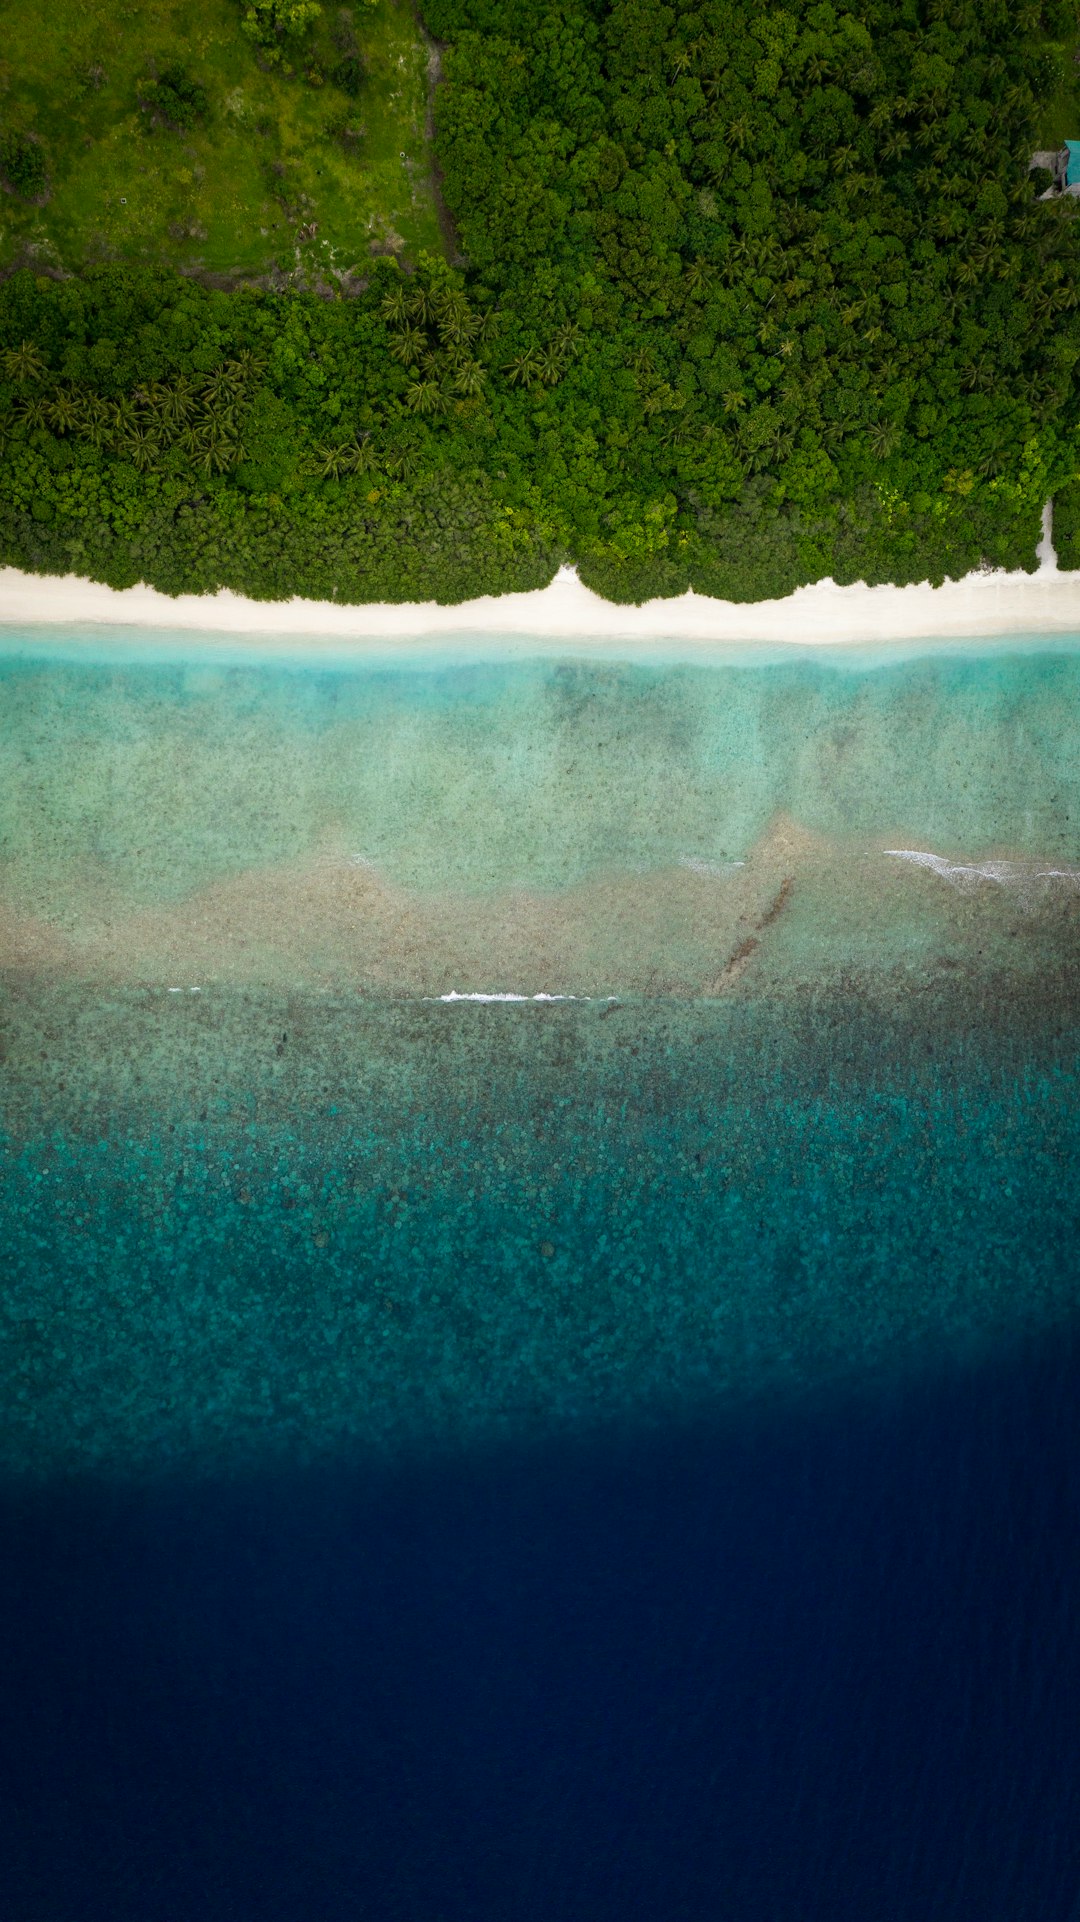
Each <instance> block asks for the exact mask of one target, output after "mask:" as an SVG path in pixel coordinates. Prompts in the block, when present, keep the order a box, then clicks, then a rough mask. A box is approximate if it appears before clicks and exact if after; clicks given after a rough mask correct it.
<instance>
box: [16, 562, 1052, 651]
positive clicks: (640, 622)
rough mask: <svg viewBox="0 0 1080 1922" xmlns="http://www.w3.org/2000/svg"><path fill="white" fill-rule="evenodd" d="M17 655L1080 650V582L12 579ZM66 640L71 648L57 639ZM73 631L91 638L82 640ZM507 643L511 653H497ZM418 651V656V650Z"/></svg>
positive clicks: (987, 577)
mask: <svg viewBox="0 0 1080 1922" xmlns="http://www.w3.org/2000/svg"><path fill="white" fill-rule="evenodd" d="M13 628H14V629H20V630H29V632H25V631H24V632H23V633H21V634H20V639H19V645H18V647H17V650H16V651H17V652H19V653H31V654H39V653H56V652H57V651H59V652H61V653H65V654H75V655H81V654H84V653H85V652H86V651H87V650H88V649H91V650H96V651H100V650H101V649H102V646H103V644H104V647H105V649H106V651H109V652H113V651H115V652H117V653H119V654H121V655H124V656H129V655H131V654H132V652H137V651H138V637H139V635H140V634H143V635H146V634H148V633H149V632H150V631H153V632H154V635H155V641H154V649H153V651H154V652H155V654H157V653H161V652H168V653H179V654H190V653H191V651H192V640H193V639H196V640H197V642H198V643H201V647H202V649H204V650H205V651H208V652H210V653H212V654H214V655H215V656H216V657H219V658H220V657H221V656H222V655H223V654H228V653H229V652H230V651H235V653H236V654H237V655H238V656H241V657H251V656H258V655H269V656H275V655H276V656H282V655H287V654H288V653H289V652H290V651H295V650H290V643H292V642H295V641H297V640H303V641H304V642H305V645H304V647H303V648H302V650H300V652H301V654H302V657H303V658H304V659H312V658H315V657H322V658H336V659H342V658H345V659H348V658H360V659H362V658H364V657H365V656H368V657H371V656H373V655H377V654H379V653H383V654H385V653H386V652H387V648H386V644H387V643H392V644H394V645H392V647H391V648H390V650H389V651H390V653H391V654H392V655H393V656H395V657H397V656H400V655H402V654H404V653H411V652H417V653H419V654H420V655H424V654H442V653H446V652H447V651H453V644H454V643H455V642H457V643H462V642H465V643H468V647H467V652H468V654H469V656H470V658H476V657H477V655H480V656H483V655H484V653H485V652H486V651H488V648H490V653H491V656H492V658H496V659H498V658H506V657H508V656H513V655H520V654H522V653H528V654H532V655H535V654H538V653H542V654H559V655H566V654H584V655H588V654H590V653H594V652H595V653H599V654H610V652H611V650H612V647H613V645H615V644H621V646H622V647H623V648H624V649H625V648H626V647H627V646H629V647H630V648H631V650H632V651H634V652H638V651H639V650H644V651H645V652H647V653H650V654H653V655H659V656H662V657H663V658H665V659H672V658H678V657H684V658H686V659H688V660H691V661H692V660H694V659H700V658H703V657H706V656H708V655H710V654H712V653H713V652H721V653H722V652H724V651H725V650H726V649H728V648H735V649H738V650H740V651H741V650H742V649H744V648H753V649H756V648H760V647H773V648H775V649H779V650H780V651H781V652H782V653H785V654H786V653H788V652H789V651H791V650H800V649H802V648H806V647H826V648H830V647H838V648H842V649H846V650H851V649H858V648H860V647H865V648H871V649H873V650H875V651H876V650H877V649H878V648H881V647H885V646H888V644H890V643H900V644H903V643H908V644H910V643H912V642H920V643H921V642H927V641H951V642H958V643H960V644H964V643H967V644H976V645H977V644H978V643H980V642H983V641H992V640H994V639H996V638H1006V637H1008V638H1011V639H1014V640H1015V639H1021V640H1024V641H1032V642H1034V641H1038V640H1039V639H1041V638H1044V637H1045V638H1053V637H1061V638H1071V639H1073V640H1076V641H1077V642H1080V571H1076V572H1067V573H1066V572H1062V571H1061V570H1059V569H1058V567H1057V565H1056V560H1055V559H1054V556H1053V549H1052V547H1051V548H1049V549H1048V551H1043V553H1042V555H1041V565H1040V567H1039V569H1038V571H1037V572H1035V573H1033V574H1024V573H1007V572H1005V571H1004V570H999V571H996V572H987V573H980V574H969V575H967V576H966V577H965V578H964V579H963V580H959V581H947V582H945V584H944V585H943V586H941V587H932V586H930V584H929V583H928V582H923V583H921V584H919V585H914V586H909V587H893V586H888V585H882V586H877V587H868V586H866V584H865V583H863V582H857V583H855V584H853V585H852V586H849V587H839V586H837V585H836V583H835V582H834V581H831V580H824V581H818V582H816V583H814V584H813V585H812V586H808V587H801V588H798V589H796V591H795V592H794V593H793V594H791V595H789V596H788V597H786V598H785V599H783V600H772V601H756V602H746V603H737V602H729V601H718V600H712V599H710V598H709V597H708V596H705V595H699V594H695V593H694V592H693V590H692V589H691V590H690V591H689V592H688V593H686V594H684V595H681V596H679V597H677V598H674V599H670V600H654V601H648V602H646V603H645V604H644V605H643V606H640V607H634V606H630V607H624V606H618V605H616V604H615V603H613V602H610V601H605V600H603V599H601V597H600V596H599V595H598V594H594V593H593V592H592V591H591V589H589V588H587V587H585V586H584V585H583V584H582V582H581V581H580V580H579V578H578V576H577V572H576V570H575V569H574V568H570V567H562V568H560V569H559V571H558V573H557V574H556V576H555V579H554V580H553V581H552V582H551V583H550V585H549V586H547V587H546V588H539V589H536V590H533V591H531V592H527V593H519V594H506V595H488V596H485V597H483V598H481V599H477V600H473V601H464V602H461V603H459V604H458V605H456V606H449V607H444V606H440V605H438V604H437V603H436V602H434V601H429V602H402V603H400V604H389V603H385V602H382V603H366V604H361V605H352V606H341V605H338V604H337V603H335V602H332V601H305V600H300V599H293V600H289V601H257V600H251V599H248V598H247V597H245V596H244V595H240V594H235V593H233V592H232V590H231V589H228V588H223V589H219V591H218V592H217V593H215V594H205V595H199V594H184V595H179V596H177V597H176V598H175V599H174V598H172V597H171V596H169V595H167V594H163V593H160V592H159V591H158V590H157V589H156V588H152V587H147V586H144V585H140V586H137V587H130V588H123V589H116V588H112V587H107V586H105V585H103V584H102V583H100V582H94V581H87V580H84V579H81V578H80V577H79V576H77V575H62V576H60V575H36V574H26V573H22V572H20V571H19V570H17V569H15V568H4V569H0V650H3V651H7V652H10V651H11V650H10V649H9V648H7V647H6V646H5V633H6V630H9V629H13ZM58 629H59V630H64V632H63V634H62V636H60V635H58V634H57V632H56V630H58ZM71 630H78V631H77V632H72V631H71ZM494 642H498V645H497V646H493V645H491V643H494ZM410 643H411V646H410V645H409V644H410Z"/></svg>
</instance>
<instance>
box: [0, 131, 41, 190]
mask: <svg viewBox="0 0 1080 1922" xmlns="http://www.w3.org/2000/svg"><path fill="white" fill-rule="evenodd" d="M0 178H2V179H3V180H4V182H5V184H6V185H7V186H8V187H10V188H11V191H12V193H15V194H18V195H19V196H20V198H21V199H23V200H38V199H40V197H41V195H42V194H44V193H45V191H46V189H47V186H48V180H49V174H48V168H47V167H46V165H45V149H44V148H43V146H42V144H41V142H40V140H38V139H36V138H35V136H34V135H33V134H26V133H9V134H4V135H2V136H0Z"/></svg>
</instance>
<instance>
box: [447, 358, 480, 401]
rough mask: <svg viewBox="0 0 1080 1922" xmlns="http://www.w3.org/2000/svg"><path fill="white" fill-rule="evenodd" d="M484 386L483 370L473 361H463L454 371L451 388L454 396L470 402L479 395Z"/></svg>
mask: <svg viewBox="0 0 1080 1922" xmlns="http://www.w3.org/2000/svg"><path fill="white" fill-rule="evenodd" d="M483 385H484V370H483V368H482V367H481V366H480V365H479V363H478V362H477V361H475V360H463V361H462V362H461V364H460V366H458V367H457V368H455V370H454V379H453V388H454V392H455V394H460V395H461V396H462V398H463V399H465V400H470V399H472V397H473V396H474V395H476V394H479V393H480V392H481V390H482V388H483Z"/></svg>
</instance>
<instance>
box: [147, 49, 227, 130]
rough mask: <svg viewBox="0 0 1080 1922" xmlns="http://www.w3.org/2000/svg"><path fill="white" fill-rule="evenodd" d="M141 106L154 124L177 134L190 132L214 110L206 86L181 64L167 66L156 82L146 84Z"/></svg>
mask: <svg viewBox="0 0 1080 1922" xmlns="http://www.w3.org/2000/svg"><path fill="white" fill-rule="evenodd" d="M139 105H140V107H141V108H142V110H143V112H144V113H145V114H147V115H149V117H150V119H151V121H152V122H155V123H157V124H159V125H161V126H163V127H171V128H172V129H173V131H174V132H175V133H190V131H191V129H192V127H194V126H195V125H196V123H197V122H198V121H200V120H205V119H206V116H207V114H208V113H209V111H210V100H209V96H208V95H207V92H206V89H205V87H200V85H199V83H198V81H197V80H193V79H192V78H191V75H190V74H189V73H188V71H187V69H186V67H181V66H179V65H171V66H168V67H163V68H162V69H161V72H160V73H159V74H158V77H157V79H156V80H148V81H146V82H145V84H144V85H143V86H142V87H141V88H140V90H139Z"/></svg>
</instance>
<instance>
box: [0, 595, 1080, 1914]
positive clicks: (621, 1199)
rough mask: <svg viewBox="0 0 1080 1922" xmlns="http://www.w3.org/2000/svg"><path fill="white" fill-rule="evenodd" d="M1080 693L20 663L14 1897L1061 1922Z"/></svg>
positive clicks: (12, 1040)
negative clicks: (1079, 721)
mask: <svg viewBox="0 0 1080 1922" xmlns="http://www.w3.org/2000/svg"><path fill="white" fill-rule="evenodd" d="M1078 719H1080V643H1078V644H1076V645H1055V646H1054V647H1053V648H1051V647H1050V646H1049V645H1047V646H1043V645H1040V644H1039V643H1038V642H1036V641H1032V640H1031V639H1030V638H1028V639H1022V638H1021V637H1017V639H1016V641H1015V642H1014V643H998V644H992V645H991V644H987V645H985V646H982V647H978V646H975V645H972V646H969V647H960V646H953V645H948V646H947V645H946V644H944V643H936V644H933V645H929V644H928V645H927V646H926V647H925V648H923V649H919V648H917V647H916V648H912V649H910V650H905V651H898V652H896V653H894V654H887V653H883V654H881V655H874V654H873V653H872V652H870V651H864V652H862V653H855V654H852V653H847V652H843V651H841V650H829V649H814V650H813V651H812V652H810V651H806V652H802V651H797V650H791V651H789V652H788V653H786V654H785V653H782V652H780V651H775V652H774V653H773V654H771V655H769V656H767V657H766V656H763V655H753V654H751V653H749V652H747V653H745V654H742V655H739V654H737V653H734V654H732V655H730V656H729V657H728V658H724V659H720V658H717V659H716V660H715V661H713V662H710V663H708V664H700V665H698V664H695V665H691V664H688V663H685V662H684V663H679V662H675V661H665V660H664V659H662V658H659V657H658V658H656V659H653V660H637V661H634V660H629V659H628V660H626V661H619V660H616V659H610V660H608V659H603V660H600V659H596V660H586V659H560V658H558V656H557V655H556V654H552V655H550V656H548V657H537V658H522V659H513V660H508V661H507V662H505V663H500V662H499V661H497V660H493V659H491V658H490V657H485V658H480V657H479V655H477V656H476V657H470V655H469V652H468V649H467V648H459V649H458V651H457V652H455V653H451V652H450V651H447V652H445V654H442V655H440V654H435V653H432V654H431V655H430V656H429V657H428V658H426V659H423V660H421V659H419V658H414V657H412V656H410V654H409V653H408V651H407V650H406V651H403V653H402V655H401V656H400V657H398V658H392V657H388V658H386V659H384V660H381V661H369V662H368V663H367V664H359V663H357V664H353V665H349V664H346V663H344V662H336V663H327V662H318V661H313V662H312V663H309V664H308V665H304V664H303V663H302V662H300V661H292V662H287V661H271V660H264V661H258V660H250V659H249V660H243V659H228V658H224V657H222V658H217V659H215V658H214V657H213V655H212V654H211V653H210V652H209V651H207V650H204V651H202V652H201V653H199V654H198V655H196V651H195V649H194V648H192V650H191V653H190V656H189V657H188V656H185V655H184V652H183V644H182V643H180V642H176V643H175V644H173V642H172V641H171V639H170V637H163V639H162V643H161V645H160V647H155V645H154V643H153V637H151V638H150V639H147V640H145V641H144V643H143V644H142V646H141V648H140V650H139V653H138V656H137V657H135V656H129V657H127V658H125V651H124V648H123V646H122V645H119V644H118V643H116V642H110V641H108V638H107V637H106V638H105V639H99V640H98V642H97V643H95V642H94V641H93V640H92V639H91V638H89V637H88V636H87V635H86V634H83V635H79V634H76V633H72V634H70V635H64V634H61V635H58V636H56V637H54V643H53V645H52V646H51V648H46V649H45V650H42V649H41V648H40V646H39V645H38V644H37V641H36V639H32V637H30V636H22V635H20V634H19V633H18V632H17V631H8V632H7V633H6V635H5V636H4V645H3V646H2V647H0V995H2V999H0V1249H2V1263H3V1287H2V1292H0V1531H2V1533H0V1539H2V1540H3V1543H4V1554H3V1562H4V1567H5V1571H6V1572H5V1576H4V1580H3V1583H2V1585H0V1597H2V1599H0V1630H2V1632H3V1644H2V1645H3V1647H4V1649H5V1651H6V1671H7V1672H6V1680H5V1691H4V1693H5V1709H4V1715H3V1718H2V1727H3V1734H2V1735H0V1807H3V1808H5V1809H6V1810H7V1811H8V1818H7V1819H6V1820H5V1822H4V1823H3V1824H2V1825H0V1891H2V1892H3V1894H2V1896H0V1913H3V1914H4V1916H5V1917H7V1916H10V1917H11V1922H38V1918H41V1922H68V1918H70V1919H71V1922H84V1918H85V1922H97V1919H98V1918H99V1917H100V1918H102V1922H105V1918H109V1922H127V1918H128V1917H130V1918H132V1922H135V1919H136V1918H138V1922H146V1918H148V1917H153V1918H155V1919H157V1918H160V1919H161V1922H172V1918H174V1917H175V1918H177V1922H180V1918H184V1922H187V1918H193V1917H206V1918H208V1919H212V1922H218V1918H222V1922H224V1918H232V1917H247V1916H253V1917H254V1916H258V1917H259V1918H263V1917H267V1918H276V1917H278V1916H281V1917H282V1918H283V1922H284V1919H285V1918H289V1922H295V1918H297V1917H300V1916H303V1917H305V1918H306V1917H308V1916H311V1917H319V1918H336V1917H337V1916H339V1915H340V1916H342V1917H345V1916H348V1917H350V1918H351V1917H365V1916H370V1917H372V1918H378V1922H384V1918H403V1919H408V1922H413V1918H415V1922H459V1918H460V1922H465V1919H466V1918H468V1919H469V1922H472V1919H473V1918H476V1922H482V1919H486V1918H488V1917H491V1918H498V1919H499V1922H502V1919H503V1918H515V1919H516V1918H519V1917H520V1918H522V1919H523V1922H525V1919H528V1922H531V1919H532V1918H534V1917H535V1918H541V1917H543V1918H563V1917H565V1918H567V1922H576V1919H577V1918H582V1922H590V1918H594V1917H595V1918H597V1922H601V1919H604V1922H606V1918H608V1917H611V1918H613V1922H614V1918H638V1917H641V1918H646V1917H648V1918H650V1922H652V1919H653V1918H657V1917H664V1918H668V1917H671V1918H675V1917H678V1918H684V1917H685V1918H688V1919H691V1922H698V1919H699V1918H700V1919H701V1922H711V1918H713V1917H717V1918H719V1917H727V1916H732V1917H738V1918H740V1922H741V1919H742V1918H749V1919H752V1922H757V1919H758V1918H761V1922H789V1919H790V1922H817V1918H821V1922H826V1918H828V1919H829V1922H837V1918H847V1917H851V1918H852V1922H856V1918H857V1919H858V1922H869V1918H874V1919H875V1922H877V1919H878V1918H881V1919H882V1922H884V1919H885V1918H888V1919H889V1922H892V1919H893V1918H895V1919H896V1922H908V1918H912V1917H915V1916H918V1917H920V1918H923V1917H925V1918H932V1919H933V1922H937V1919H938V1918H940V1919H941V1922H952V1918H958V1919H959V1918H967V1917H977V1918H979V1919H980V1922H983V1919H984V1918H999V1917H1000V1918H1001V1919H1002V1922H1022V1919H1023V1918H1027V1917H1031V1918H1033V1919H1034V1918H1038V1919H1039V1922H1058V1918H1060V1922H1075V1918H1076V1917H1077V1916H1078V1915H1080V1841H1078V1839H1077V1838H1080V1735H1078V1734H1077V1732H1076V1731H1077V1728H1078V1727H1080V1717H1078V1716H1077V1715H1076V1713H1075V1704H1076V1701H1077V1699H1080V1690H1078V1684H1080V1642H1078V1637H1077V1632H1076V1627H1075V1616H1076V1603H1077V1596H1078V1593H1080V1538H1078V1516H1080V1504H1078V1496H1080V1449H1078V1443H1080V1317H1078V1313H1077V1310H1078V1306H1080V1301H1078V1296H1080V1289H1078V1281H1080V1262H1078V1259H1077V1249H1078V1246H1080V1235H1078V1215H1080V1187H1078V1182H1077V1172H1078V1169H1077V1148H1078V1134H1080V1128H1078V1102H1077V1094H1078V1057H1080V1045H1078V1044H1080V1022H1078V1014H1080V992H1078V987H1080V973H1078V960H1080V752H1078V747H1080V728H1078Z"/></svg>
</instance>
